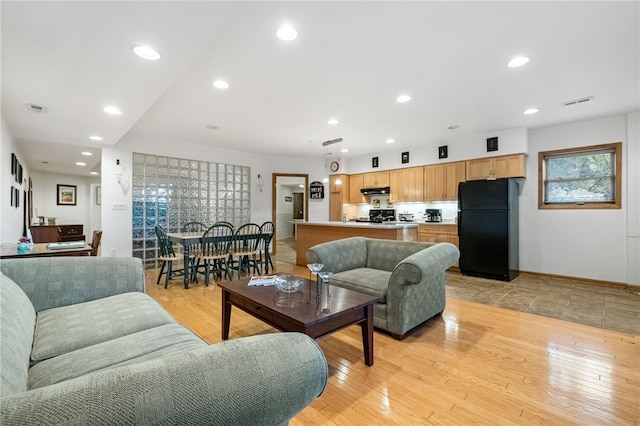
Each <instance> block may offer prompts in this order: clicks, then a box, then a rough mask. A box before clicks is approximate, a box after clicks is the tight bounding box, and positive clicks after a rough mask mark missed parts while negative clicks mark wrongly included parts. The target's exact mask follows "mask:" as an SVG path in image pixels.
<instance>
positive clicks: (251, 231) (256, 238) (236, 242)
mask: <svg viewBox="0 0 640 426" xmlns="http://www.w3.org/2000/svg"><path fill="white" fill-rule="evenodd" d="M260 238H261V237H260V225H257V224H255V223H245V224H244V225H242V226H240V227H239V228H238V229H237V230H236V232H235V233H234V234H233V240H232V243H231V252H230V254H229V269H233V270H234V271H235V270H237V271H238V279H240V275H241V274H242V271H243V270H245V269H246V270H247V272H249V270H250V268H251V267H253V272H254V273H256V274H258V273H259V272H260V270H259V268H258V262H257V257H258V254H259V251H258V244H259V243H260Z"/></svg>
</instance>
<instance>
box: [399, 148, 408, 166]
mask: <svg viewBox="0 0 640 426" xmlns="http://www.w3.org/2000/svg"><path fill="white" fill-rule="evenodd" d="M401 159H402V164H405V163H408V162H409V151H406V152H403V153H402V157H401Z"/></svg>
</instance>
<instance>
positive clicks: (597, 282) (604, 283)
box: [447, 266, 640, 291]
mask: <svg viewBox="0 0 640 426" xmlns="http://www.w3.org/2000/svg"><path fill="white" fill-rule="evenodd" d="M447 272H454V273H458V274H460V268H458V267H455V266H452V267H451V268H449V269H447ZM519 273H520V275H533V276H538V277H546V278H555V279H558V280H566V281H579V282H581V283H585V284H592V285H599V286H604V287H616V288H623V289H626V290H631V291H640V286H637V285H632V284H627V283H620V282H617V281H604V280H594V279H591V278H582V277H571V276H568V275H557V274H548V273H545V272H531V271H519Z"/></svg>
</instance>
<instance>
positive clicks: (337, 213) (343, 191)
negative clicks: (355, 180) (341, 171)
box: [329, 175, 349, 221]
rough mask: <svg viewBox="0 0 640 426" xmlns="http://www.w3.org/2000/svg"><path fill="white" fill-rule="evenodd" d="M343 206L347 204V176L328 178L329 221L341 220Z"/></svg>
mask: <svg viewBox="0 0 640 426" xmlns="http://www.w3.org/2000/svg"><path fill="white" fill-rule="evenodd" d="M344 204H349V175H332V176H329V220H331V221H340V220H342V215H343V213H344V207H343V206H344Z"/></svg>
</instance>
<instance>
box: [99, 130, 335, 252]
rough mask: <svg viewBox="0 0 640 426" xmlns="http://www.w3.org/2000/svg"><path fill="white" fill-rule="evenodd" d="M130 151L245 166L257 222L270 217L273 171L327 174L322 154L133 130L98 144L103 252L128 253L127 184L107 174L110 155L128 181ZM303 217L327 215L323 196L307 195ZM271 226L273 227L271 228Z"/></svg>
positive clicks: (110, 170) (311, 178)
mask: <svg viewBox="0 0 640 426" xmlns="http://www.w3.org/2000/svg"><path fill="white" fill-rule="evenodd" d="M133 152H140V153H148V154H156V155H164V156H170V157H178V158H187V159H198V160H203V161H214V162H216V163H226V164H237V165H241V166H249V167H251V221H252V222H255V223H263V222H265V221H267V220H272V214H271V211H272V209H271V196H272V188H271V185H270V182H271V178H272V174H273V173H300V174H308V175H309V182H312V181H315V180H319V181H322V179H323V178H325V177H328V175H329V173H328V170H327V169H326V168H325V165H324V159H322V158H294V157H276V156H265V155H259V154H253V153H248V152H241V151H232V150H223V149H218V148H215V147H210V146H203V145H198V144H193V143H189V142H183V141H175V140H156V139H154V140H143V139H141V138H137V137H136V136H134V135H130V136H127V137H125V138H123V140H121V141H120V142H119V143H118V144H117V145H116V146H115V147H105V148H103V150H102V227H103V231H104V233H103V235H102V254H103V256H112V255H113V256H131V250H132V247H131V235H132V226H131V200H132V197H131V188H130V187H129V189H128V192H127V193H125V192H124V191H123V189H122V187H121V186H120V185H119V184H118V179H117V177H116V176H114V175H113V169H114V167H115V164H116V163H115V162H116V159H119V160H120V164H121V165H122V166H124V168H125V175H126V176H125V177H126V178H127V179H129V183H131V170H132V164H131V161H132V155H133ZM258 174H261V175H262V176H263V178H264V181H265V186H264V188H263V191H262V192H260V191H259V190H258V187H257V179H258V178H257V176H258ZM114 202H118V203H119V202H124V203H126V205H127V207H126V209H125V210H113V203H114ZM308 213H309V216H308V217H309V220H311V221H318V220H327V218H328V216H329V199H328V197H326V198H325V199H323V200H310V201H309V212H308ZM276 232H277V231H276Z"/></svg>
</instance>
